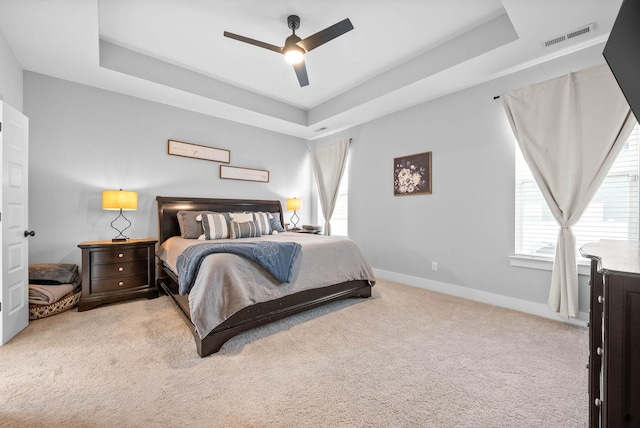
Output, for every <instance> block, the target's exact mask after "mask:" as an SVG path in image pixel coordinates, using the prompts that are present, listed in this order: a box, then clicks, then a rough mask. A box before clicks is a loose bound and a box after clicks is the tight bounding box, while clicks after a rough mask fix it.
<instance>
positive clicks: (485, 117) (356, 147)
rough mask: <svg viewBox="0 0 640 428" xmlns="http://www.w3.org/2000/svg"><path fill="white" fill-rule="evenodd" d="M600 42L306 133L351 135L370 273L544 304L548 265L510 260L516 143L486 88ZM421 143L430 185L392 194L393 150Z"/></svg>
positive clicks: (574, 62)
mask: <svg viewBox="0 0 640 428" xmlns="http://www.w3.org/2000/svg"><path fill="white" fill-rule="evenodd" d="M601 52H602V46H598V47H595V48H590V49H588V50H586V51H582V52H580V53H578V54H574V55H570V56H568V57H564V58H560V59H557V60H554V61H551V62H548V63H545V64H542V65H538V66H535V67H533V68H530V69H527V70H524V71H520V72H517V73H515V74H511V75H508V76H506V77H501V78H498V79H496V80H494V81H491V82H488V83H485V84H481V85H478V86H475V87H472V88H470V89H467V90H464V91H461V92H458V93H455V94H453V95H450V96H447V97H443V98H440V99H437V100H434V101H432V102H429V103H425V104H422V105H419V106H416V107H413V108H411V109H408V110H405V111H402V112H399V113H397V114H394V115H391V116H387V117H384V118H381V119H378V120H375V121H372V122H369V123H366V124H363V125H361V126H357V127H355V128H352V129H349V130H347V131H344V132H341V133H340V134H337V135H333V136H331V137H328V138H324V139H321V140H318V141H315V142H314V143H313V144H322V143H324V142H327V141H337V140H338V139H341V138H346V137H351V138H353V142H352V144H351V151H350V162H351V163H350V177H349V235H350V237H351V238H352V239H354V240H355V241H356V242H357V243H358V244H359V246H360V248H361V249H362V251H363V253H364V254H365V256H366V257H367V259H368V260H369V261H370V262H371V263H372V265H373V266H374V268H376V271H377V273H379V274H381V275H383V276H387V277H390V278H391V279H394V278H398V279H401V280H404V281H405V282H411V283H413V285H418V286H423V285H424V286H425V287H426V288H434V289H438V290H441V291H445V292H451V293H452V294H461V295H465V296H466V297H470V298H476V297H477V296H476V295H477V294H478V292H479V293H491V294H495V295H500V296H506V297H508V298H514V299H522V300H525V301H529V302H533V303H535V304H538V306H541V305H546V302H547V297H548V291H549V284H550V281H551V272H550V271H544V270H537V269H528V268H520V267H512V266H511V264H510V259H509V256H511V255H513V253H514V233H515V232H514V227H515V226H514V212H515V208H514V204H515V197H514V192H515V184H514V181H515V178H514V170H515V166H514V165H515V164H514V162H515V161H514V156H515V144H516V143H515V140H514V137H513V133H512V132H511V129H510V127H509V123H508V121H507V119H506V116H505V113H504V110H503V107H502V103H501V101H500V100H494V99H493V97H494V96H495V95H499V94H501V93H504V92H506V91H508V90H511V89H515V88H519V87H522V86H526V85H529V84H532V83H535V82H539V81H543V80H546V79H549V78H553V77H556V76H559V75H562V74H565V73H567V72H569V71H572V70H573V71H577V70H580V69H583V68H586V67H589V66H592V65H595V64H599V63H602V62H604V60H603V58H602V55H601ZM426 151H431V152H433V159H432V160H433V194H432V195H414V196H400V197H394V196H393V159H394V158H395V157H400V156H405V155H410V154H415V153H420V152H426ZM433 261H435V262H437V263H438V271H432V270H431V262H433ZM580 284H581V287H580V294H581V296H580V310H581V311H583V312H588V305H587V297H588V289H587V285H586V278H585V277H581V278H580ZM460 287H462V288H460ZM460 290H462V291H460ZM479 300H482V299H479ZM520 309H526V308H520ZM542 310H543V311H546V308H542ZM534 312H535V311H534Z"/></svg>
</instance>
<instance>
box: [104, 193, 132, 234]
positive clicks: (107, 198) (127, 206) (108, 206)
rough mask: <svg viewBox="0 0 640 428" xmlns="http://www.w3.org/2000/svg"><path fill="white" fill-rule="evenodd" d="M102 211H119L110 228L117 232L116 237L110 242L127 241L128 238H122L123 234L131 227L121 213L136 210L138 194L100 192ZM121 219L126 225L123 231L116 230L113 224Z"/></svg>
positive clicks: (129, 222)
mask: <svg viewBox="0 0 640 428" xmlns="http://www.w3.org/2000/svg"><path fill="white" fill-rule="evenodd" d="M102 209H103V210H120V214H119V215H118V216H117V217H116V218H115V219H114V220H113V221H112V222H111V227H112V228H114V229H115V230H116V231H117V232H118V236H116V237H115V238H113V239H112V240H111V241H112V242H123V241H128V240H129V238H127V237H126V236H124V234H123V232H124V231H125V230H127V229H128V228H129V227H131V221H129V219H128V218H126V217H125V216H124V215H122V211H123V210H125V211H133V210H137V209H138V193H137V192H127V191H125V190H122V189H120V190H105V191H103V192H102ZM120 217H122V218H123V219H124V221H126V222H127V223H128V225H127V227H125V228H124V229H118V228H117V227H116V226H115V225H114V223H115V222H116V221H118V219H119V218H120Z"/></svg>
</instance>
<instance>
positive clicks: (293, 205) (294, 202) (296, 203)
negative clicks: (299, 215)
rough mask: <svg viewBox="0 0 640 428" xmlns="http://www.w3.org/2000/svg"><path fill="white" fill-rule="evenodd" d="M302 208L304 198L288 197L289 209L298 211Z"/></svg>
mask: <svg viewBox="0 0 640 428" xmlns="http://www.w3.org/2000/svg"><path fill="white" fill-rule="evenodd" d="M300 208H302V200H300V199H298V198H289V199H287V211H296V210H299V209H300Z"/></svg>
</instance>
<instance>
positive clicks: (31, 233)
mask: <svg viewBox="0 0 640 428" xmlns="http://www.w3.org/2000/svg"><path fill="white" fill-rule="evenodd" d="M29 236H36V232H35V231H33V230H25V231H24V237H25V238H28V237H29Z"/></svg>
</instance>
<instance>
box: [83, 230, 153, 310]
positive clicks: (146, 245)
mask: <svg viewBox="0 0 640 428" xmlns="http://www.w3.org/2000/svg"><path fill="white" fill-rule="evenodd" d="M157 242H158V240H157V239H153V238H145V239H131V240H130V241H126V242H111V241H90V242H81V243H80V244H78V247H80V248H81V249H82V294H81V296H80V301H79V302H78V311H79V312H80V311H87V310H89V309H93V308H95V307H96V306H99V305H102V304H103V303H112V302H119V301H122V300H129V299H136V298H139V297H147V298H149V299H151V298H154V297H158V289H157V288H156V286H155V276H156V270H155V245H156V243H157Z"/></svg>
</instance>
